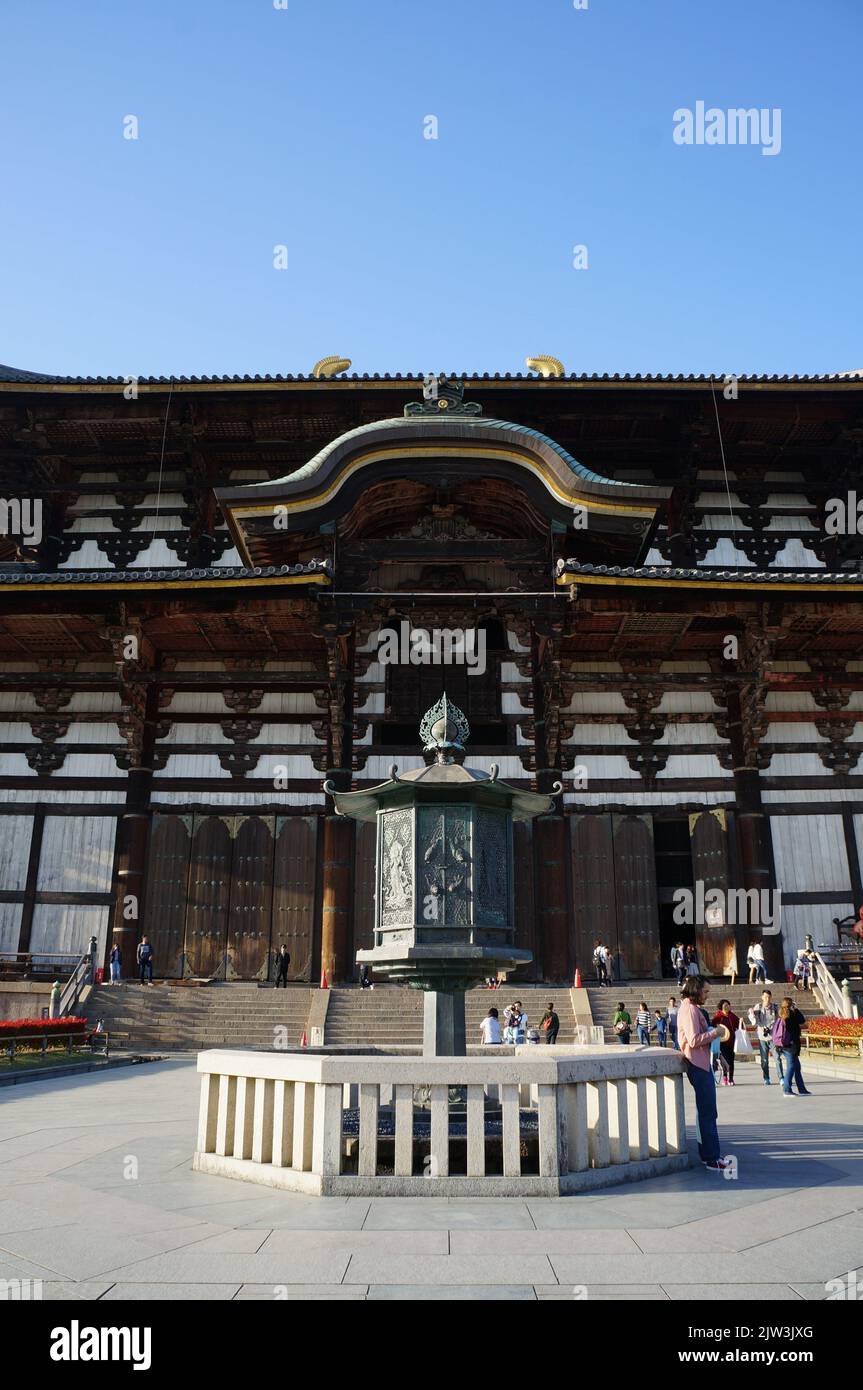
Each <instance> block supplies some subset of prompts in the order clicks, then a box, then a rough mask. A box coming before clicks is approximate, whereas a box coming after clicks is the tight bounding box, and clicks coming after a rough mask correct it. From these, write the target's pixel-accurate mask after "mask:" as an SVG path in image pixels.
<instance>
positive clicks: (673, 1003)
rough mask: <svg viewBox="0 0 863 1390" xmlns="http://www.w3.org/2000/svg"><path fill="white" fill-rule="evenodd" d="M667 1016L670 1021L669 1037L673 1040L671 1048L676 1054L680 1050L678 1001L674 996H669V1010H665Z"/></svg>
mask: <svg viewBox="0 0 863 1390" xmlns="http://www.w3.org/2000/svg"><path fill="white" fill-rule="evenodd" d="M665 1015H666V1017H667V1019H668V1036H669V1037H670V1039H671V1046H672V1047H673V1048H674V1050H675V1052H679V1051H680V1048H679V1047H678V1044H677V1000H676V999H675V997H674V995H673V994H672V995H669V999H668V1008H667V1009H666V1010H665Z"/></svg>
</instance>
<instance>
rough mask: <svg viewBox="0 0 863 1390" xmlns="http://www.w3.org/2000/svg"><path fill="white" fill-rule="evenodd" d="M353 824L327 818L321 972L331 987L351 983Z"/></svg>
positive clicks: (331, 817) (325, 819) (352, 965)
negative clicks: (324, 973) (324, 974)
mask: <svg viewBox="0 0 863 1390" xmlns="http://www.w3.org/2000/svg"><path fill="white" fill-rule="evenodd" d="M353 829H354V825H353V821H351V820H349V819H348V818H347V817H346V816H325V817H324V855H323V892H322V905H321V968H322V970H325V971H326V975H327V980H328V982H329V983H330V984H336V983H340V982H343V981H346V980H350V979H351V978H352V977H353V969H354V962H353V959H352V958H351V954H350V940H351V934H350V924H351V863H352V860H353Z"/></svg>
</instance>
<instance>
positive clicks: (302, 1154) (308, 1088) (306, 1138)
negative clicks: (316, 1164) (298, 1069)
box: [291, 1081, 315, 1173]
mask: <svg viewBox="0 0 863 1390" xmlns="http://www.w3.org/2000/svg"><path fill="white" fill-rule="evenodd" d="M314 1114H315V1088H314V1086H313V1085H312V1083H311V1082H309V1081H297V1082H296V1084H295V1085H294V1152H293V1157H292V1160H291V1167H292V1168H296V1170H297V1172H299V1173H310V1172H311V1171H312V1139H313V1132H314Z"/></svg>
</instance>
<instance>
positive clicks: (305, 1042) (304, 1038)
mask: <svg viewBox="0 0 863 1390" xmlns="http://www.w3.org/2000/svg"><path fill="white" fill-rule="evenodd" d="M308 1045H309V1040H308V1037H307V1036H306V1030H305V1028H304V1029H303V1036H302V1037H301V1038H300V1047H308Z"/></svg>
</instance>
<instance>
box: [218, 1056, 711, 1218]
mask: <svg viewBox="0 0 863 1390" xmlns="http://www.w3.org/2000/svg"><path fill="white" fill-rule="evenodd" d="M538 1053H539V1055H538ZM550 1054H551V1055H550ZM555 1054H556V1055H555ZM198 1071H199V1073H200V1076H201V1102H200V1112H199V1122H198V1140H197V1148H196V1152H195V1158H194V1163H193V1167H194V1168H195V1169H196V1170H197V1171H198V1172H202V1173H216V1174H219V1175H220V1176H222V1177H232V1178H239V1179H241V1180H243V1181H245V1182H256V1183H262V1184H264V1185H265V1186H268V1187H281V1188H288V1189H290V1190H291V1191H294V1192H305V1193H310V1194H314V1195H318V1196H341V1197H346V1196H409V1195H413V1196H429V1197H431V1196H438V1197H439V1196H453V1197H458V1196H477V1195H485V1196H557V1195H559V1194H565V1193H568V1192H577V1191H581V1190H583V1189H585V1188H593V1187H606V1186H609V1185H611V1184H613V1183H620V1182H626V1181H629V1180H631V1179H633V1178H646V1177H655V1176H657V1175H658V1174H661V1173H668V1172H674V1171H677V1170H678V1169H681V1168H685V1167H687V1166H688V1164H689V1159H688V1157H687V1152H686V1132H685V1125H684V1116H683V1063H682V1060H681V1057H680V1054H679V1053H675V1052H671V1051H668V1050H666V1049H664V1048H638V1047H629V1048H626V1049H623V1048H621V1050H620V1052H614V1053H612V1052H611V1051H610V1050H609V1049H608V1048H598V1049H596V1051H595V1052H593V1051H591V1050H585V1049H579V1051H578V1053H577V1054H576V1053H575V1052H574V1051H573V1052H570V1053H566V1052H563V1051H562V1050H561V1049H559V1048H555V1049H554V1050H553V1051H552V1049H551V1048H549V1049H542V1050H539V1049H537V1048H536V1047H525V1048H518V1049H517V1050H516V1055H514V1056H510V1057H501V1056H480V1057H435V1058H425V1057H394V1056H388V1055H386V1054H383V1053H381V1054H373V1053H352V1054H342V1055H335V1054H332V1053H331V1054H327V1053H313V1052H308V1051H303V1052H255V1051H251V1050H250V1051H245V1052H243V1051H236V1052H234V1051H222V1050H214V1051H211V1052H201V1053H199V1054H198ZM354 1097H356V1100H357V1101H358V1109H359V1131H358V1134H355V1135H354V1136H353V1137H352V1136H350V1135H345V1134H344V1133H343V1127H344V1110H345V1108H346V1107H347V1106H349V1105H350V1103H351V1101H352V1100H354ZM528 1106H529V1107H530V1109H531V1110H532V1112H533V1117H530V1121H531V1122H530V1123H529V1124H527V1125H522V1123H521V1121H522V1116H521V1114H520V1112H522V1111H524V1110H525V1109H527V1108H528ZM419 1109H422V1111H423V1115H424V1119H425V1118H428V1119H429V1121H430V1123H429V1124H428V1126H427V1127H425V1126H424V1127H423V1130H422V1132H421V1133H417V1132H415V1124H414V1121H415V1115H416V1114H417V1113H418V1110H419ZM384 1118H386V1120H387V1121H388V1124H387V1126H386V1127H387V1128H388V1129H389V1130H390V1133H389V1135H388V1136H382V1135H380V1134H379V1128H380V1122H381V1120H382V1119H384ZM489 1121H491V1122H492V1132H491V1133H490V1132H489V1127H490V1126H489ZM494 1121H496V1122H497V1132H496V1133H495V1132H494V1128H493V1124H494Z"/></svg>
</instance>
